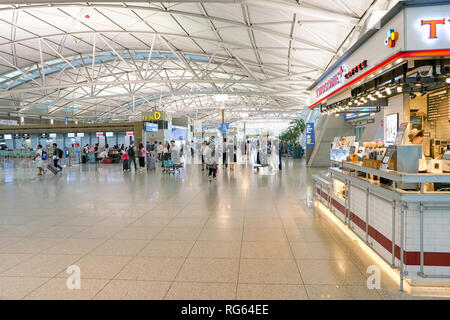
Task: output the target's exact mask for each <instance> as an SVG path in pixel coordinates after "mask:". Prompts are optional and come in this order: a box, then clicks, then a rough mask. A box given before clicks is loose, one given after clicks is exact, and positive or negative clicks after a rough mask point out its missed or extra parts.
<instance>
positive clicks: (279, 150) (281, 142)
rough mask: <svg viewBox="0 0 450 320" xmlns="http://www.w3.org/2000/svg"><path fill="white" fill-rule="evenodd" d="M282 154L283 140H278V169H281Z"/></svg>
mask: <svg viewBox="0 0 450 320" xmlns="http://www.w3.org/2000/svg"><path fill="white" fill-rule="evenodd" d="M282 156H283V141H280V144H279V148H278V159H279V162H278V169H279V170H281V169H282V164H281V157H282Z"/></svg>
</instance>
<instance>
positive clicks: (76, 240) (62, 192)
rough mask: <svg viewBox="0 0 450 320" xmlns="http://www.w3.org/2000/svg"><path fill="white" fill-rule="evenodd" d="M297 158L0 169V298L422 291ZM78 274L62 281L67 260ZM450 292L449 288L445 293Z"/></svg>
mask: <svg viewBox="0 0 450 320" xmlns="http://www.w3.org/2000/svg"><path fill="white" fill-rule="evenodd" d="M317 171H318V169H306V168H305V167H304V162H303V161H302V160H295V161H294V160H288V161H286V162H285V163H284V170H283V171H282V172H265V171H263V172H260V173H256V172H253V171H252V169H251V168H250V167H246V166H239V167H237V168H236V169H235V170H234V171H225V172H224V171H223V170H222V169H220V171H219V175H218V179H217V181H215V182H212V183H209V182H208V179H207V176H206V174H205V172H202V171H201V170H200V166H198V165H191V166H188V167H187V168H186V169H185V170H184V172H183V173H182V174H181V175H179V176H175V177H174V176H166V175H163V174H162V173H161V172H160V171H159V170H157V171H156V172H152V173H134V172H131V173H130V172H128V173H123V172H122V170H121V166H120V165H102V164H98V165H95V164H88V165H83V166H74V167H71V168H68V169H66V170H65V171H64V173H63V174H62V175H61V176H58V177H54V176H52V175H50V174H47V175H46V176H44V177H42V178H39V177H37V176H36V172H35V170H34V169H32V168H29V167H28V166H27V164H26V163H24V162H20V163H15V164H13V163H11V162H6V163H2V166H1V168H0V206H1V209H0V299H423V298H435V297H438V296H440V297H442V294H441V293H431V294H430V293H429V292H428V293H424V292H422V291H418V292H415V293H409V294H407V293H401V292H399V290H398V286H397V284H396V283H395V282H394V281H392V280H391V279H390V278H389V277H388V276H387V275H385V274H384V273H383V274H382V281H381V282H382V286H381V289H379V290H369V289H368V288H367V286H366V281H367V280H366V279H367V275H366V273H365V271H366V268H367V266H369V265H372V264H376V263H375V262H374V261H373V260H372V259H371V258H370V257H369V256H367V255H366V254H365V253H364V252H363V251H361V249H360V248H358V246H357V245H356V244H354V243H353V242H352V241H351V240H349V239H348V238H347V237H346V236H345V235H343V233H342V232H341V231H339V230H338V229H337V228H336V227H335V225H334V224H333V223H332V222H331V221H330V220H329V219H328V218H327V217H326V216H324V215H323V214H322V213H320V212H318V211H314V210H313V209H312V208H308V206H307V200H310V198H311V195H310V192H311V190H310V184H311V174H312V173H314V172H317ZM71 265H76V266H78V267H79V268H80V271H81V289H79V290H69V289H68V288H67V279H68V277H69V274H67V273H66V269H67V268H68V267H69V266H71ZM447 296H448V295H447Z"/></svg>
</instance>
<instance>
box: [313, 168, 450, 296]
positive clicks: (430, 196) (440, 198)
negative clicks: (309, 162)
mask: <svg viewBox="0 0 450 320" xmlns="http://www.w3.org/2000/svg"><path fill="white" fill-rule="evenodd" d="M343 168H344V170H341V169H339V168H330V169H329V172H330V174H331V179H330V180H329V181H327V180H326V179H324V178H323V177H320V176H317V175H315V176H313V190H314V193H313V194H314V196H313V199H314V198H315V195H316V194H317V192H316V191H317V190H316V187H317V186H319V190H320V191H319V192H320V194H322V192H323V190H325V191H326V194H327V201H326V205H327V207H328V209H329V210H330V211H332V210H331V205H330V202H331V200H330V198H331V196H332V194H333V179H337V180H339V181H341V182H343V183H344V184H345V190H346V195H348V196H347V197H345V199H344V207H345V209H344V221H343V222H344V224H346V225H347V226H348V227H349V229H351V216H350V215H351V213H350V212H351V211H350V192H349V189H350V186H351V187H354V188H357V189H360V190H361V191H363V192H365V193H366V213H365V219H366V221H365V224H366V228H365V239H364V240H363V239H361V238H360V237H359V235H358V234H357V233H355V235H356V236H358V237H359V238H360V239H361V240H363V241H364V242H366V243H367V244H369V241H368V240H369V229H368V226H369V205H368V204H369V201H368V200H369V196H374V197H377V198H378V199H381V200H382V201H384V202H386V203H389V204H391V206H392V252H391V255H392V262H391V263H390V264H391V266H392V267H395V259H396V257H395V248H396V243H395V237H396V225H395V222H396V207H397V205H398V204H400V206H401V207H400V244H399V247H400V259H399V260H400V265H399V272H400V290H401V291H403V281H404V276H405V275H407V272H405V270H404V269H405V268H404V248H405V239H404V238H405V227H406V223H405V221H406V217H407V214H408V205H412V204H417V205H418V207H419V247H420V271H419V272H418V273H417V274H418V276H420V277H423V278H450V276H449V275H434V274H433V275H430V274H426V273H425V272H424V245H425V243H424V223H425V222H424V220H425V218H426V217H425V216H426V212H429V211H433V210H449V212H448V213H449V215H450V192H425V191H424V184H425V183H430V182H440V183H450V174H440V175H439V174H438V175H437V174H408V173H400V172H395V171H386V172H385V171H380V170H376V169H372V168H367V167H363V166H361V165H359V164H355V163H348V162H344V163H343ZM345 170H352V171H354V172H353V173H350V172H346V171H345ZM360 174H363V177H361V176H358V175H360ZM370 174H373V175H376V176H378V177H382V178H385V179H388V180H391V181H392V186H382V185H378V184H374V183H372V182H371V181H369V175H370ZM405 182H407V183H417V184H418V185H419V186H420V187H419V190H418V191H404V190H401V189H398V188H397V185H399V184H400V183H405ZM320 198H321V196H320V197H319V199H320ZM321 202H322V201H321ZM447 203H448V204H449V205H447ZM380 257H381V258H382V259H383V260H385V259H384V258H383V257H382V256H380Z"/></svg>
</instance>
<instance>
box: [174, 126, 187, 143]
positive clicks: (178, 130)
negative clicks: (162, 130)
mask: <svg viewBox="0 0 450 320" xmlns="http://www.w3.org/2000/svg"><path fill="white" fill-rule="evenodd" d="M172 139H173V140H186V139H187V128H186V127H181V126H172Z"/></svg>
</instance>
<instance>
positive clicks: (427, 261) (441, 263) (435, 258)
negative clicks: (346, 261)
mask: <svg viewBox="0 0 450 320" xmlns="http://www.w3.org/2000/svg"><path fill="white" fill-rule="evenodd" d="M319 191H320V189H319V188H317V193H319ZM320 195H321V196H322V198H324V199H325V200H327V201H328V199H326V198H327V197H326V193H324V192H322V194H320ZM331 205H332V206H333V207H335V208H336V209H337V210H339V211H340V212H341V213H342V214H345V207H344V206H343V205H342V204H341V203H339V202H338V201H337V200H336V199H334V198H333V197H331ZM350 218H351V221H352V222H353V223H354V224H356V225H357V226H358V227H359V228H360V229H361V230H363V231H364V232H365V231H366V222H365V221H364V220H362V219H361V218H360V217H358V216H357V215H356V214H354V213H353V212H350ZM369 236H370V237H371V238H372V239H374V240H375V241H376V242H378V243H379V244H380V245H381V246H382V247H383V248H385V249H386V250H387V251H388V252H392V241H391V240H390V239H388V238H386V237H385V236H384V235H383V234H382V233H381V232H379V231H378V230H376V229H375V228H373V227H372V226H371V225H369ZM395 257H396V258H397V259H400V247H399V246H398V245H395ZM403 257H404V259H403V261H404V264H405V265H410V266H419V265H420V252H417V251H404V252H403ZM423 260H424V265H425V266H438V267H448V266H450V252H424V254H423Z"/></svg>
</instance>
